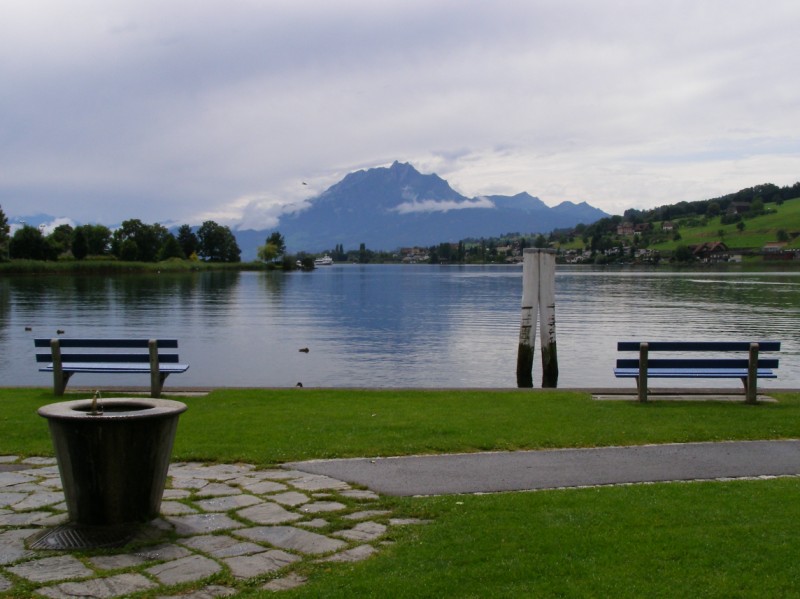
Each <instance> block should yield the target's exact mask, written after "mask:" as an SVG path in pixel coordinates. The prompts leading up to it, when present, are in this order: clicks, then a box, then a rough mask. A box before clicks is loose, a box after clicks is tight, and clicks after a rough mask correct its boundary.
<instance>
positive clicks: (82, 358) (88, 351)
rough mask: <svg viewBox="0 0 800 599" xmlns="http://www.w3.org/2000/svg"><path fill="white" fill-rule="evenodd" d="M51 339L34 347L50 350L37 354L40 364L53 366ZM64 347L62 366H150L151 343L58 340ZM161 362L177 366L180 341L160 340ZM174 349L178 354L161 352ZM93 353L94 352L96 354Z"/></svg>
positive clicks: (127, 340) (134, 340)
mask: <svg viewBox="0 0 800 599" xmlns="http://www.w3.org/2000/svg"><path fill="white" fill-rule="evenodd" d="M51 341H52V340H51V339H43V338H37V339H34V346H35V347H37V348H47V351H46V352H37V353H36V361H37V362H52V361H53V356H52V353H51V346H50V343H51ZM57 341H58V344H59V346H60V347H61V349H62V351H61V361H62V362H84V363H86V362H109V363H110V362H113V363H123V362H149V361H150V354H149V345H148V344H149V342H150V340H149V339H74V338H73V339H70V338H63V339H60V338H59V339H57ZM156 343H157V347H158V350H159V351H158V361H159V362H160V363H162V364H177V363H178V362H179V357H178V353H177V348H178V340H177V339H157V340H156ZM64 349H76V350H79V351H77V352H64V351H63V350H64ZM137 349H138V350H140V351H138V352H135V351H99V350H137ZM162 349H166V350H170V349H174V350H176V351H175V352H164V353H162V352H161V350H162ZM93 350H94V351H93Z"/></svg>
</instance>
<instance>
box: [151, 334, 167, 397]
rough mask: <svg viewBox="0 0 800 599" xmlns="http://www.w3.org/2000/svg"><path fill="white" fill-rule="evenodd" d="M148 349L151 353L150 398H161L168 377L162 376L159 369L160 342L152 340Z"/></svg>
mask: <svg viewBox="0 0 800 599" xmlns="http://www.w3.org/2000/svg"><path fill="white" fill-rule="evenodd" d="M147 349H148V351H149V353H150V397H154V398H159V397H161V389H163V387H164V379H166V378H167V375H166V374H161V372H160V370H159V368H158V341H157V340H156V339H150V340H149V341H148V342H147Z"/></svg>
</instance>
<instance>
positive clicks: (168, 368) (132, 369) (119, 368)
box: [39, 362, 189, 374]
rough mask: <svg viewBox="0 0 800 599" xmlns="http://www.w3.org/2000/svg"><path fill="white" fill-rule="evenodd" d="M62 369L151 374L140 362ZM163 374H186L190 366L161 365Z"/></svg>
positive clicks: (44, 369)
mask: <svg viewBox="0 0 800 599" xmlns="http://www.w3.org/2000/svg"><path fill="white" fill-rule="evenodd" d="M61 369H62V370H64V371H65V372H93V373H103V372H108V373H122V372H128V373H143V374H144V373H148V372H150V364H149V363H147V364H146V365H143V364H141V363H138V362H120V363H117V364H113V365H110V364H107V363H104V362H80V363H75V362H63V363H62V364H61ZM158 369H159V371H161V372H169V373H170V374H174V373H176V372H186V371H187V370H188V369H189V365H188V364H160V365H159V367H158ZM39 371H40V372H52V371H53V364H52V362H51V363H50V364H48V365H47V366H44V367H42V368H40V369H39Z"/></svg>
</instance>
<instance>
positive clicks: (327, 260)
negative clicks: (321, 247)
mask: <svg viewBox="0 0 800 599" xmlns="http://www.w3.org/2000/svg"><path fill="white" fill-rule="evenodd" d="M331 264H333V258H331V257H330V256H329V255H328V254H325V255H324V256H323V257H322V258H317V259H316V260H314V266H330V265H331Z"/></svg>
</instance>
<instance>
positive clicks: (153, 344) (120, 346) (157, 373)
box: [34, 338, 189, 397]
mask: <svg viewBox="0 0 800 599" xmlns="http://www.w3.org/2000/svg"><path fill="white" fill-rule="evenodd" d="M34 345H35V347H36V348H37V353H36V362H37V363H40V364H41V363H44V364H45V365H44V366H42V367H41V368H39V370H40V371H41V372H52V373H53V392H54V393H55V395H58V396H61V395H64V390H65V389H66V387H67V383H68V382H69V379H70V377H71V376H72V375H73V374H75V373H78V372H85V373H101V374H108V373H117V374H130V373H140V374H150V396H151V397H160V396H161V390H162V388H163V387H164V381H165V380H166V378H167V377H168V376H169V375H170V374H175V373H179V372H186V371H187V370H188V369H189V365H188V364H181V363H180V361H179V358H178V353H177V349H178V340H177V339H69V338H65V339H34ZM41 348H47V351H45V352H41V351H38V350H39V349H41ZM62 350H67V351H66V352H64V351H62ZM164 350H167V351H164ZM169 350H175V351H169Z"/></svg>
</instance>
